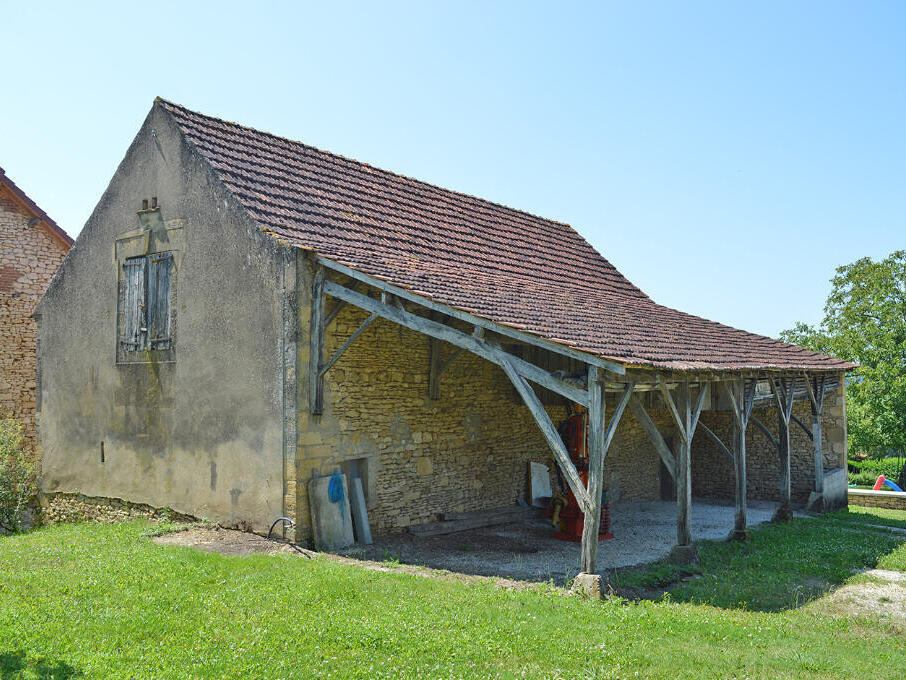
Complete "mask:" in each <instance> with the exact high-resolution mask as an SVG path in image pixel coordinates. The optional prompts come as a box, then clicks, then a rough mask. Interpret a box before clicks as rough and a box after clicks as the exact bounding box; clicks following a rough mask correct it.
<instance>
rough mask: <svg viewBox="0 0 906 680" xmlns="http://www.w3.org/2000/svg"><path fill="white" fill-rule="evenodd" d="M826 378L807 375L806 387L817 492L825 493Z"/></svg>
mask: <svg viewBox="0 0 906 680" xmlns="http://www.w3.org/2000/svg"><path fill="white" fill-rule="evenodd" d="M825 385H826V379H825V378H824V377H823V376H822V377H820V378H815V380H814V381H812V380H810V379H809V377H808V376H805V387H806V389H807V390H808V399H809V402H810V404H811V407H812V444H813V445H814V450H815V493H816V494H819V495H823V494H824V451H823V450H822V442H821V412H822V411H823V410H824V389H825Z"/></svg>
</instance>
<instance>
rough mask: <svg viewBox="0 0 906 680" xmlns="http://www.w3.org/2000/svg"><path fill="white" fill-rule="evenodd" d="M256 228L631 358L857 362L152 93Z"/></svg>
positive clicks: (466, 203)
mask: <svg viewBox="0 0 906 680" xmlns="http://www.w3.org/2000/svg"><path fill="white" fill-rule="evenodd" d="M158 102H159V104H160V105H161V106H162V107H163V108H164V109H165V110H166V111H168V112H169V113H170V114H171V115H172V116H173V118H174V120H175V121H176V124H177V125H178V127H179V129H180V130H181V131H182V132H183V134H184V135H185V137H186V139H187V140H188V141H189V142H190V143H191V144H192V145H193V146H194V147H195V148H196V149H197V150H198V152H199V153H200V154H201V155H202V156H203V157H204V158H205V159H206V160H207V161H208V162H209V163H210V164H211V166H212V167H213V168H214V170H215V171H216V173H217V174H218V176H219V177H220V178H221V180H222V181H223V183H224V184H225V185H226V187H227V188H228V189H229V190H230V191H231V192H232V193H233V194H234V195H235V196H236V198H237V199H238V200H239V201H240V203H242V205H244V206H245V208H246V209H247V210H248V211H249V213H250V214H251V216H252V217H253V218H254V219H255V220H256V221H257V222H258V223H259V225H260V226H261V227H263V228H266V229H269V230H271V231H272V232H274V233H275V234H276V235H277V236H279V237H280V238H282V239H285V240H286V241H288V242H290V243H293V244H295V245H297V246H299V247H302V248H306V249H310V250H314V251H316V252H317V253H319V254H321V255H322V256H324V257H326V258H329V259H332V260H335V261H336V262H339V263H341V264H344V265H347V266H349V267H352V268H353V269H356V270H357V271H361V272H363V273H365V274H369V275H371V276H374V277H378V278H380V279H382V280H385V281H387V282H390V283H393V284H395V285H397V286H402V287H405V288H407V289H410V290H411V291H417V293H418V294H419V295H424V296H427V297H431V298H432V299H433V300H434V301H436V302H440V303H443V304H446V305H448V306H450V307H455V308H457V309H461V310H464V311H468V312H470V313H473V314H476V315H478V316H481V317H483V318H486V319H489V320H491V321H494V322H497V323H500V324H506V325H508V326H512V327H515V328H518V329H521V330H523V331H526V332H528V333H531V334H534V335H538V336H541V337H543V338H546V339H548V340H550V341H553V342H556V343H560V344H564V345H569V346H571V347H574V348H576V349H579V350H581V351H584V352H587V353H591V354H595V355H598V356H601V357H604V358H607V359H612V360H615V361H618V362H621V363H624V364H629V365H642V366H655V367H665V368H672V369H693V368H694V369H717V370H727V369H759V368H778V369H813V370H815V369H832V370H847V369H849V368H852V367H853V365H852V364H849V363H847V362H844V361H840V360H838V359H834V358H831V357H827V356H824V355H821V354H817V353H815V352H811V351H809V350H806V349H804V348H801V347H796V346H794V345H788V344H785V343H782V342H780V341H778V340H774V339H772V338H768V337H764V336H760V335H755V334H752V333H747V332H745V331H741V330H737V329H735V328H730V327H728V326H724V325H722V324H719V323H715V322H713V321H708V320H706V319H702V318H700V317H696V316H692V315H690V314H685V313H683V312H680V311H677V310H675V309H670V308H668V307H664V306H662V305H658V304H656V303H655V302H653V301H652V300H651V299H650V298H649V297H648V296H647V295H645V293H643V292H642V291H641V290H640V289H639V288H637V287H636V286H635V285H633V284H632V283H631V282H630V281H629V280H627V279H626V278H625V277H624V276H623V275H622V274H620V272H619V271H617V269H616V268H615V267H614V266H613V265H612V264H611V263H610V262H608V261H607V260H606V259H605V258H604V257H603V256H601V254H600V253H598V252H597V251H596V250H595V249H594V248H592V247H591V245H589V244H588V242H587V241H585V239H584V238H582V236H581V235H579V233H578V232H576V231H575V230H574V229H572V228H571V227H569V226H568V225H566V224H563V223H560V222H555V221H553V220H547V219H543V218H540V217H536V216H534V215H530V214H528V213H525V212H522V211H519V210H514V209H512V208H508V207H505V206H501V205H498V204H495V203H491V202H489V201H485V200H482V199H480V198H475V197H473V196H467V195H465V194H461V193H457V192H454V191H449V190H447V189H441V188H439V187H435V186H432V185H430V184H426V183H424V182H420V181H418V180H415V179H411V178H409V177H404V176H401V175H396V174H394V173H391V172H387V171H385V170H380V169H378V168H374V167H372V166H370V165H367V164H365V163H360V162H358V161H355V160H351V159H348V158H344V157H342V156H338V155H336V154H331V153H328V152H325V151H321V150H319V149H315V148H313V147H311V146H307V145H305V144H302V143H299V142H294V141H290V140H287V139H284V138H281V137H277V136H274V135H271V134H268V133H265V132H259V131H257V130H253V129H250V128H247V127H243V126H240V125H237V124H235V123H229V122H226V121H223V120H219V119H217V118H212V117H210V116H205V115H203V114H199V113H195V112H193V111H189V110H188V109H185V108H183V107H181V106H178V105H176V104H172V103H170V102H166V101H164V100H158Z"/></svg>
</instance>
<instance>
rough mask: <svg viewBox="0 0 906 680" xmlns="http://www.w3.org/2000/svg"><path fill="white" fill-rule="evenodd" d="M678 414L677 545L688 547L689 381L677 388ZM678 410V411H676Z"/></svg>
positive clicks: (690, 417) (690, 540)
mask: <svg viewBox="0 0 906 680" xmlns="http://www.w3.org/2000/svg"><path fill="white" fill-rule="evenodd" d="M677 397H678V399H677V401H678V402H679V403H678V404H677V405H676V408H675V409H672V410H673V411H674V413H675V415H676V416H678V418H679V419H680V420H682V423H683V426H682V427H679V428H677V432H678V433H679V437H678V440H679V447H678V450H677V460H676V545H677V547H679V548H686V547H689V546H691V545H692V516H691V515H690V511H691V510H692V435H691V434H689V430H690V429H691V427H690V426H691V424H692V398H691V395H690V390H689V383H688V382H683V383H682V384H680V386H679V387H678V389H677ZM677 411H678V413H676V412H677Z"/></svg>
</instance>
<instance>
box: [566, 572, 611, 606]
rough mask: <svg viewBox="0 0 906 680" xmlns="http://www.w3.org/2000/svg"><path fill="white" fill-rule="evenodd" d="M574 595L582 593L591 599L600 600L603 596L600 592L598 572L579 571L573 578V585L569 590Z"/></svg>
mask: <svg viewBox="0 0 906 680" xmlns="http://www.w3.org/2000/svg"><path fill="white" fill-rule="evenodd" d="M569 592H571V593H572V594H574V595H582V596H584V597H589V598H591V599H593V600H600V599H601V598H602V597H604V593H603V592H601V576H600V575H598V574H585V573H581V572H580V573H579V574H577V575H576V578H575V579H573V587H572V588H570V591H569Z"/></svg>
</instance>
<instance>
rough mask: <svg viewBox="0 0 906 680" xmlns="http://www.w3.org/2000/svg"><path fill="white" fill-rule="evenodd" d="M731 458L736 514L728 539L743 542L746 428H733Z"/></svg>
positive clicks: (746, 531)
mask: <svg viewBox="0 0 906 680" xmlns="http://www.w3.org/2000/svg"><path fill="white" fill-rule="evenodd" d="M733 438H734V441H733V458H734V465H733V468H734V472H735V473H736V475H735V476H736V512H735V514H734V519H733V532H732V533H731V534H730V538H732V539H735V540H745V539H746V538H747V536H748V530H747V528H746V527H747V526H748V518H747V517H746V428H745V425H741V424H739V423H737V424H735V425H734V426H733Z"/></svg>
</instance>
